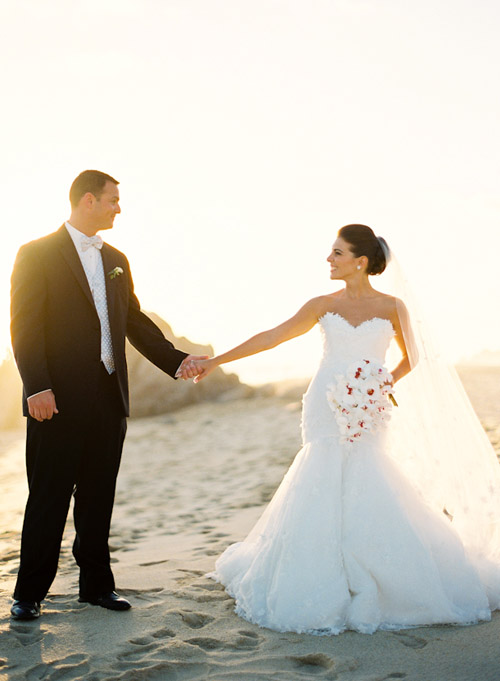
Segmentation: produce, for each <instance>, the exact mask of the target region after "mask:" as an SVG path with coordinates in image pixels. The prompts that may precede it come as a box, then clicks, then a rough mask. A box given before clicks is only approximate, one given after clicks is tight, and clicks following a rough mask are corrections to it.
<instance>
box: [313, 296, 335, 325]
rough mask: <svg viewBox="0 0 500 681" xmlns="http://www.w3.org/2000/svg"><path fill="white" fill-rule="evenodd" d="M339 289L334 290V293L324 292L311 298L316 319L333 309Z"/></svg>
mask: <svg viewBox="0 0 500 681" xmlns="http://www.w3.org/2000/svg"><path fill="white" fill-rule="evenodd" d="M339 293H340V291H335V293H326V294H325V295H323V296H317V297H316V298H312V299H311V300H310V303H311V304H313V305H314V308H315V310H316V312H317V315H318V319H319V317H322V316H323V315H324V314H325V313H326V312H332V311H334V310H335V302H336V299H337V298H338V296H339Z"/></svg>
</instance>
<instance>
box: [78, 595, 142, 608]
mask: <svg viewBox="0 0 500 681" xmlns="http://www.w3.org/2000/svg"><path fill="white" fill-rule="evenodd" d="M78 601H79V602H80V603H90V604H91V605H100V606H101V608H107V609H108V610H130V608H131V607H132V606H131V605H130V603H129V602H128V601H127V599H126V598H123V596H119V595H118V594H117V593H116V591H110V592H109V593H107V594H101V595H100V596H96V597H95V598H84V597H83V596H80V598H79V599H78Z"/></svg>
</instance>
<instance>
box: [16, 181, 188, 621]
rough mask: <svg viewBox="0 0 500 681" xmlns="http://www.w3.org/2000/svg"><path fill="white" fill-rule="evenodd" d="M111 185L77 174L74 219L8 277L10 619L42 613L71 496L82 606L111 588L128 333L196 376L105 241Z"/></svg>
mask: <svg viewBox="0 0 500 681" xmlns="http://www.w3.org/2000/svg"><path fill="white" fill-rule="evenodd" d="M119 198H120V197H119V192H118V182H117V180H115V179H113V178H112V177H111V176H110V175H107V174H105V173H102V172H99V171H97V170H85V171H84V172H83V173H81V174H80V175H79V176H78V177H77V178H76V179H75V181H74V182H73V184H72V186H71V190H70V201H71V217H70V218H69V220H68V222H66V223H65V224H64V225H62V227H60V229H59V230H58V231H57V232H55V233H53V234H50V235H49V236H46V237H44V238H41V239H38V240H37V241H33V242H31V243H29V244H26V245H24V246H22V247H21V249H20V251H19V253H18V256H17V259H16V263H15V266H14V271H13V274H12V308H11V309H12V322H11V333H12V346H13V349H14V356H15V358H16V362H17V365H18V368H19V372H20V374H21V378H22V381H23V387H24V394H23V411H24V415H25V416H27V440H26V464H27V473H28V483H29V498H28V503H27V506H26V512H25V517H24V525H23V533H22V542H21V565H20V569H19V574H18V578H17V584H16V588H15V592H14V598H15V601H14V604H13V606H12V608H11V614H12V616H13V617H14V618H15V619H34V618H36V617H38V616H39V614H40V601H42V599H43V598H45V596H46V594H47V592H48V590H49V588H50V585H51V584H52V582H53V580H54V577H55V575H56V571H57V563H58V558H59V550H60V546H61V539H62V535H63V530H64V525H65V522H66V516H67V513H68V509H69V504H70V500H71V496H72V495H73V496H74V522H75V529H76V537H75V541H74V544H73V555H74V557H75V559H76V562H77V563H78V566H79V568H80V582H79V586H80V588H79V591H80V598H79V600H80V602H84V603H92V604H93V605H99V606H102V607H104V608H108V609H110V610H128V609H129V608H130V603H129V602H128V601H127V600H126V599H125V598H123V597H120V596H119V595H118V594H117V593H116V592H115V583H114V579H113V573H112V571H111V567H110V555H109V548H108V536H109V528H110V522H111V513H112V509H113V500H114V493H115V483H116V476H117V473H118V468H119V465H120V458H121V452H122V446H123V440H124V437H125V431H126V418H125V417H126V416H128V413H129V395H128V379H127V364H126V359H125V338H128V339H129V341H130V342H131V343H132V345H133V346H134V347H135V348H137V350H139V352H141V353H142V354H143V355H144V356H145V357H147V358H148V359H149V360H150V361H151V362H152V363H153V364H156V366H158V367H159V368H160V369H162V370H163V371H164V372H166V373H167V374H169V375H170V376H172V377H175V375H176V372H178V371H179V373H180V374H181V375H182V376H183V377H184V378H188V377H194V375H195V372H194V371H192V370H191V369H190V365H189V362H190V360H191V359H196V357H192V356H191V355H186V353H184V352H181V351H180V350H176V349H175V348H174V346H173V345H172V343H170V342H169V341H167V340H166V339H165V338H164V336H163V334H162V333H161V331H160V329H159V328H158V327H157V326H156V325H155V324H154V323H153V322H152V321H151V320H150V319H149V318H148V317H147V316H146V315H145V314H144V313H143V312H141V309H140V306H139V301H138V300H137V298H136V296H135V294H134V287H133V283H132V277H131V274H130V267H129V263H128V261H127V259H126V257H125V256H124V255H123V253H120V251H117V250H116V249H115V248H113V247H112V246H109V245H108V244H106V243H103V241H102V239H101V237H100V236H96V234H97V232H98V231H100V230H105V229H111V228H112V227H113V221H114V219H115V217H116V215H117V214H118V213H120V204H119Z"/></svg>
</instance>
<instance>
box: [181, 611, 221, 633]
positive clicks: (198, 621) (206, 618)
mask: <svg viewBox="0 0 500 681" xmlns="http://www.w3.org/2000/svg"><path fill="white" fill-rule="evenodd" d="M179 615H180V616H181V617H182V621H183V622H184V624H187V626H188V627H189V628H190V629H202V628H203V627H206V626H207V624H210V622H213V621H214V618H213V617H211V616H210V615H205V614H203V613H201V612H187V611H183V612H182V611H181V612H179Z"/></svg>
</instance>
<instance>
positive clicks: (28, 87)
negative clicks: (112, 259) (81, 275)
mask: <svg viewBox="0 0 500 681" xmlns="http://www.w3.org/2000/svg"><path fill="white" fill-rule="evenodd" d="M499 29H500V4H499V3H498V2H497V0H481V2H473V1H472V0H468V1H465V0H440V1H439V2H436V0H419V2H415V0H251V1H250V0H85V2H81V1H80V0H74V1H73V2H71V3H68V2H67V0H46V1H44V2H39V0H2V2H1V5H0V32H1V35H0V54H1V57H2V59H1V63H2V68H1V76H0V79H1V82H2V93H3V97H2V109H1V113H0V143H1V150H2V152H1V153H2V164H1V169H0V187H1V193H2V197H3V198H2V209H3V210H2V213H3V214H2V223H3V229H2V233H3V236H2V248H1V249H0V276H1V282H0V348H6V347H8V344H9V338H8V294H9V277H10V272H11V268H12V264H13V261H14V257H15V254H16V252H17V249H18V247H19V245H20V244H22V243H24V242H26V241H28V240H30V239H33V238H36V237H38V236H42V235H44V234H46V233H48V232H51V231H54V230H55V229H56V228H57V227H58V226H59V225H60V224H62V222H63V221H64V220H65V219H66V218H67V217H68V214H69V202H68V198H67V196H68V190H69V186H70V184H71V182H72V180H73V179H74V177H75V176H76V175H77V174H78V173H79V172H80V171H81V170H84V169H85V168H98V169H100V170H103V171H105V172H108V173H110V174H111V175H113V176H115V177H116V178H117V179H119V180H120V192H121V196H122V200H121V204H122V211H123V212H122V215H121V216H119V217H118V218H117V219H116V221H115V228H114V230H113V232H112V233H107V234H105V235H104V237H105V239H107V240H108V241H109V242H110V243H112V244H113V245H115V246H117V247H118V248H120V249H122V250H124V251H125V253H126V254H127V255H128V256H129V259H130V261H131V264H132V270H133V274H134V278H135V284H136V289H137V292H138V294H139V297H140V299H141V302H142V305H143V307H144V308H145V309H149V310H154V311H156V312H157V313H159V314H160V315H161V316H163V317H164V318H165V319H166V320H167V321H168V322H169V323H170V324H172V326H173V328H174V331H175V332H176V333H177V334H179V335H186V336H188V337H189V338H190V339H191V340H194V341H198V342H202V343H212V344H213V345H214V346H215V349H216V351H222V350H224V349H226V348H227V347H228V346H231V345H233V344H235V343H237V342H239V341H241V340H243V339H244V338H246V337H247V336H248V335H250V334H253V333H255V332H257V331H259V330H262V329H264V328H268V327H270V326H274V325H275V324H277V323H279V322H281V321H283V320H284V319H285V318H287V317H288V316H290V315H291V314H293V313H294V312H295V310H296V309H298V308H299V307H300V306H301V305H302V304H303V303H304V302H305V301H306V300H308V299H309V298H310V297H312V296H314V295H318V294H321V293H327V292H329V291H331V290H333V287H332V284H331V283H330V281H329V277H328V265H327V263H326V262H325V258H326V256H327V255H328V253H329V249H330V246H331V244H332V242H333V241H334V239H335V234H336V232H337V230H338V228H339V227H341V226H342V225H343V224H346V223H349V222H364V223H366V224H369V225H371V226H372V227H373V228H374V229H375V231H376V232H377V233H378V234H381V235H382V236H384V237H385V238H386V239H387V241H388V242H389V244H390V245H392V246H393V248H394V250H395V251H396V252H397V254H398V256H399V259H400V260H401V261H402V263H403V265H405V267H406V268H407V270H408V271H409V272H410V274H411V277H412V279H413V285H414V288H415V290H416V292H417V294H418V295H419V297H420V300H421V303H422V304H423V306H424V307H425V308H426V309H427V312H428V317H429V319H430V320H431V322H432V323H433V324H434V326H435V328H436V330H437V332H438V334H439V335H440V336H441V339H442V340H443V341H444V342H445V343H446V344H447V346H448V349H449V353H450V357H451V358H452V359H453V360H455V359H458V358H459V357H463V356H467V355H471V354H474V353H476V352H479V351H481V350H482V349H491V350H495V349H500V315H499V313H498V311H499V309H500V292H499V283H498V254H499V252H500V230H499V216H500V198H499V175H500V169H499V159H500V132H499V130H500V126H499V122H500V89H499V88H498V83H499V82H500V73H499V72H500V48H499V41H498V34H499ZM319 351H320V348H319V343H318V338H317V333H315V332H314V331H313V332H311V333H310V334H309V337H306V338H305V339H300V340H298V341H293V342H292V343H290V344H288V347H286V346H282V347H281V348H279V349H276V350H273V351H272V352H270V353H266V354H265V355H260V356H258V357H256V358H252V359H250V360H244V361H242V362H240V363H238V364H234V365H232V366H231V365H229V366H228V368H230V369H233V370H236V371H237V372H238V373H239V374H240V375H241V377H242V378H243V379H244V380H247V381H250V382H262V381H265V380H274V379H279V378H285V377H295V376H305V375H308V374H310V373H311V372H312V371H313V369H314V367H315V365H316V363H317V361H318V353H319Z"/></svg>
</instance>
